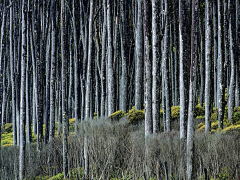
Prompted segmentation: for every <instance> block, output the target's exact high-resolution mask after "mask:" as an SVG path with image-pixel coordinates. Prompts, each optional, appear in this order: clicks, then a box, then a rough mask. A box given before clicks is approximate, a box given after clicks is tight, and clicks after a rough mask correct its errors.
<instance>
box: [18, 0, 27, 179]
mask: <svg viewBox="0 0 240 180" xmlns="http://www.w3.org/2000/svg"><path fill="white" fill-rule="evenodd" d="M27 4H28V1H27V0H23V1H22V21H21V23H22V46H21V47H22V51H21V52H22V54H21V93H20V151H19V179H20V180H22V179H23V178H24V176H25V146H26V140H25V138H26V137H25V136H26V135H25V119H26V117H25V112H26V109H25V86H26V84H25V83H26V65H25V64H26V61H27V59H26V57H27Z"/></svg>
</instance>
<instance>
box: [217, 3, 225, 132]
mask: <svg viewBox="0 0 240 180" xmlns="http://www.w3.org/2000/svg"><path fill="white" fill-rule="evenodd" d="M221 12H222V2H221V0H218V73H217V76H218V91H217V94H218V127H219V128H221V129H222V128H223V115H224V114H223V113H224V109H223V107H224V106H223V103H224V94H225V89H224V82H223V76H224V69H223V64H224V63H223V58H222V50H223V49H222V18H221Z"/></svg>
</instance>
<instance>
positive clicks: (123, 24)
mask: <svg viewBox="0 0 240 180" xmlns="http://www.w3.org/2000/svg"><path fill="white" fill-rule="evenodd" d="M127 6H128V3H127V0H124V1H123V2H122V3H121V21H122V22H121V57H122V76H121V86H120V89H121V90H120V93H121V95H120V97H121V102H120V104H121V106H120V109H121V110H123V111H124V112H126V111H127V107H128V101H127V97H128V93H127V85H128V80H127V64H128V62H127V61H128V59H127V56H128V52H127V50H128V44H127V37H128V36H127V33H128V28H127V26H128V9H127Z"/></svg>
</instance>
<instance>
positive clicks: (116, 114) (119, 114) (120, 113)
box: [109, 110, 126, 121]
mask: <svg viewBox="0 0 240 180" xmlns="http://www.w3.org/2000/svg"><path fill="white" fill-rule="evenodd" d="M125 115H126V113H125V112H123V111H122V110H119V111H116V112H114V113H112V114H111V115H110V116H109V119H110V120H117V121H118V120H119V119H121V118H122V117H123V116H125Z"/></svg>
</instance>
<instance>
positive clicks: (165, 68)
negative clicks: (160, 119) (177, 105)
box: [162, 0, 171, 131]
mask: <svg viewBox="0 0 240 180" xmlns="http://www.w3.org/2000/svg"><path fill="white" fill-rule="evenodd" d="M168 16H169V15H168V4H167V1H166V0H165V23H166V24H165V30H164V38H163V45H164V50H163V55H162V66H163V80H164V81H163V83H164V88H165V90H164V95H165V100H166V101H165V102H166V104H165V109H163V111H165V112H166V131H170V130H171V100H170V99H171V97H170V93H171V90H170V81H169V80H170V78H169V56H168V53H169V47H168V46H169V25H170V23H169V17H168Z"/></svg>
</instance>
